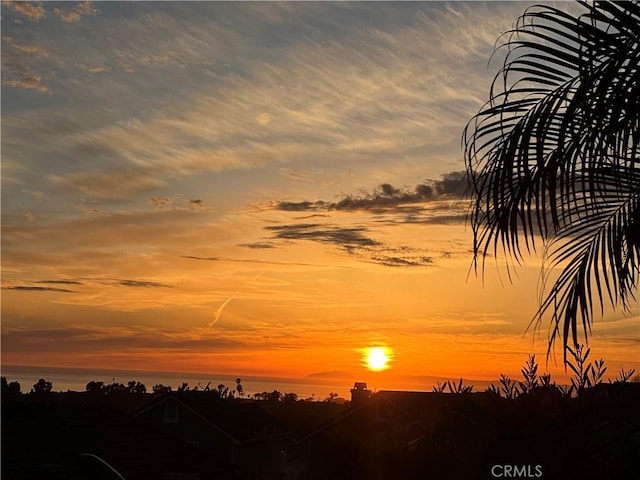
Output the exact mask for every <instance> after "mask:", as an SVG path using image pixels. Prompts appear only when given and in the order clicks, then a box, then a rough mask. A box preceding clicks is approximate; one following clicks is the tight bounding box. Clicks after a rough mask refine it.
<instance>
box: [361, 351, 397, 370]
mask: <svg viewBox="0 0 640 480" xmlns="http://www.w3.org/2000/svg"><path fill="white" fill-rule="evenodd" d="M390 352H391V351H390V350H389V349H388V348H387V347H372V348H367V349H366V350H365V355H366V358H365V361H366V364H367V368H368V369H369V370H373V371H374V372H377V371H380V370H386V369H387V368H389V360H390V358H389V357H390Z"/></svg>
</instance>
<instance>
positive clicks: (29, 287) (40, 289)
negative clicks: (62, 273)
mask: <svg viewBox="0 0 640 480" xmlns="http://www.w3.org/2000/svg"><path fill="white" fill-rule="evenodd" d="M2 288H3V289H5V290H21V291H25V292H62V293H73V290H67V289H65V288H55V287H37V286H34V285H14V286H10V287H2Z"/></svg>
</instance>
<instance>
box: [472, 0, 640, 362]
mask: <svg viewBox="0 0 640 480" xmlns="http://www.w3.org/2000/svg"><path fill="white" fill-rule="evenodd" d="M574 6H575V7H579V8H580V9H581V10H582V12H581V13H579V14H578V15H572V14H569V13H567V12H565V11H562V10H559V9H556V8H554V7H551V6H535V7H531V8H529V9H528V10H527V11H525V13H524V14H523V15H522V16H521V17H520V18H519V19H518V20H517V21H516V23H515V24H514V27H513V29H512V30H511V31H509V32H507V33H506V34H504V36H502V37H501V40H502V41H501V44H500V46H498V47H497V48H496V52H501V51H504V50H506V53H505V60H504V64H503V66H502V68H501V69H500V71H499V73H498V74H497V75H496V77H495V78H494V81H493V83H492V86H491V91H490V99H489V101H488V102H487V103H486V104H485V105H484V106H483V107H482V108H481V110H480V112H479V113H478V114H477V115H476V116H474V117H473V118H472V120H471V121H470V122H469V124H468V125H467V127H466V128H465V131H464V133H463V143H464V146H465V159H466V162H467V170H468V173H469V177H470V189H471V195H472V205H471V212H470V218H471V225H472V229H473V233H474V268H475V270H476V273H478V264H479V263H481V265H482V272H484V268H485V262H486V258H487V257H488V256H493V255H498V254H499V253H505V254H506V257H507V258H508V259H512V261H511V262H508V263H507V272H508V273H509V278H510V279H511V270H512V268H513V266H514V265H518V264H520V263H522V261H523V254H524V253H525V252H526V253H529V252H531V251H533V250H535V249H536V244H537V243H540V242H541V241H542V244H543V246H544V249H543V252H544V258H545V267H544V268H543V270H542V272H543V273H542V276H543V288H544V289H545V292H544V293H543V295H542V296H541V300H540V306H539V309H538V311H537V312H536V314H535V315H534V317H533V320H532V323H531V324H530V327H531V326H534V328H539V327H540V324H541V321H542V319H543V317H544V316H546V315H547V314H550V330H549V350H548V354H549V352H550V350H551V348H552V346H553V344H554V342H555V340H556V338H557V337H558V336H560V335H561V337H562V341H563V345H564V347H565V348H564V355H565V356H564V361H565V364H566V360H567V357H566V347H567V346H568V344H569V340H570V339H571V340H572V342H573V344H574V346H575V345H577V344H578V336H579V324H581V325H582V332H583V334H584V337H585V340H586V339H587V338H588V336H589V334H590V331H591V330H590V329H591V324H592V321H593V318H594V313H595V312H594V310H596V309H597V308H599V310H600V311H601V313H602V311H603V309H604V305H605V303H610V304H612V305H613V306H614V307H616V306H622V307H623V308H624V309H627V310H628V309H629V308H630V306H631V303H632V302H633V301H634V300H635V293H636V290H637V285H638V276H639V273H640V271H639V266H640V263H639V261H638V260H639V256H640V212H639V210H638V197H639V195H640V168H639V165H638V149H639V144H640V128H639V127H640V90H639V88H640V87H639V80H640V6H639V5H638V3H637V2H622V3H610V2H593V3H585V2H578V4H577V5H572V7H574ZM479 259H481V262H479ZM547 267H548V268H547ZM554 268H557V269H558V270H560V273H559V275H558V276H557V278H555V279H554V281H553V283H552V285H550V286H548V285H546V284H547V283H550V282H549V279H550V277H549V272H550V271H553V270H554ZM558 270H555V271H558ZM594 297H595V299H596V305H594Z"/></svg>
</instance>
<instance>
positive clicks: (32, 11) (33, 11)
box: [2, 0, 47, 22]
mask: <svg viewBox="0 0 640 480" xmlns="http://www.w3.org/2000/svg"><path fill="white" fill-rule="evenodd" d="M2 5H6V6H7V7H9V8H12V9H13V10H15V11H16V12H18V13H19V14H21V15H22V16H24V17H26V18H27V19H29V20H30V21H32V22H38V21H40V20H42V19H44V18H45V17H46V16H47V13H46V11H45V9H44V5H43V2H22V1H13V0H4V1H3V2H2Z"/></svg>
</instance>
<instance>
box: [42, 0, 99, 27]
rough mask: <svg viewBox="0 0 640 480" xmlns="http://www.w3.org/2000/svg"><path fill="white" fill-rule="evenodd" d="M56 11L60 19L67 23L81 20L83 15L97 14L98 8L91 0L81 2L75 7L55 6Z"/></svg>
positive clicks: (54, 11)
mask: <svg viewBox="0 0 640 480" xmlns="http://www.w3.org/2000/svg"><path fill="white" fill-rule="evenodd" d="M53 13H55V14H56V15H57V16H58V18H60V20H62V21H63V22H65V23H76V22H79V21H80V19H81V18H82V16H83V15H95V14H96V13H98V10H97V9H96V8H94V6H93V2H92V1H90V0H87V1H84V2H79V3H77V4H76V5H75V6H74V7H73V8H71V9H69V8H54V9H53Z"/></svg>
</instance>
